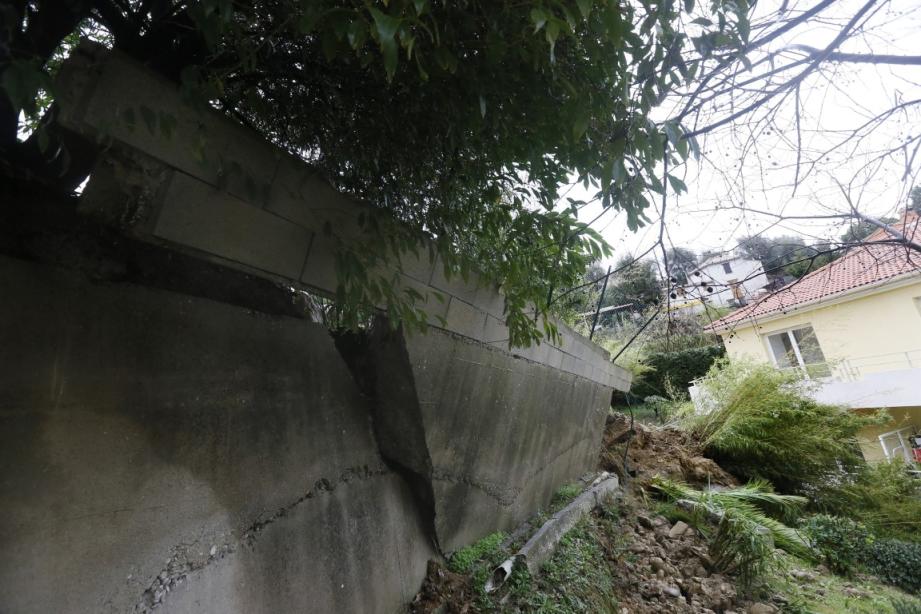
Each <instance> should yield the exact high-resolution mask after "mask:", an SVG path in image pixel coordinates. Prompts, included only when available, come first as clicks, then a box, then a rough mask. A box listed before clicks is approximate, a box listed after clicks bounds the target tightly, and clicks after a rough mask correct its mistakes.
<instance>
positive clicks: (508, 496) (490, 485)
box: [432, 468, 521, 507]
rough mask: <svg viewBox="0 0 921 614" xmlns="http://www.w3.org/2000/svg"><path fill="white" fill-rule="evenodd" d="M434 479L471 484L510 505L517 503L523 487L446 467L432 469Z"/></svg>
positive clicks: (500, 502) (505, 504)
mask: <svg viewBox="0 0 921 614" xmlns="http://www.w3.org/2000/svg"><path fill="white" fill-rule="evenodd" d="M432 479H433V480H437V481H440V482H450V483H452V484H464V485H466V486H471V487H473V488H476V489H477V490H479V491H482V492H484V493H486V494H487V495H488V496H490V497H492V498H493V499H495V500H496V501H497V502H498V503H499V505H501V506H503V507H510V506H511V505H512V504H514V503H515V499H517V498H518V495H520V494H521V489H520V488H516V487H512V486H504V485H502V484H500V483H498V482H493V481H492V480H488V479H485V478H477V477H474V476H470V475H458V474H456V473H451V472H450V471H446V470H444V469H440V468H435V469H433V470H432Z"/></svg>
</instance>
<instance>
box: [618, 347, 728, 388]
mask: <svg viewBox="0 0 921 614" xmlns="http://www.w3.org/2000/svg"><path fill="white" fill-rule="evenodd" d="M725 353H726V350H725V348H723V346H722V345H707V346H704V347H694V348H689V349H683V350H678V351H674V352H655V353H651V354H649V355H647V356H646V357H645V358H643V364H645V365H647V366H648V367H650V370H648V371H646V372H644V373H643V374H642V375H641V376H640V377H638V378H637V381H636V382H635V383H634V385H633V386H632V390H631V392H632V393H633V394H635V395H638V396H651V395H657V396H664V395H667V394H668V392H669V388H674V389H677V390H682V391H684V390H687V388H688V386H690V385H691V382H692V381H693V380H695V379H697V378H699V377H703V376H704V375H706V373H707V371H708V370H709V369H710V366H711V365H713V363H714V361H716V359H718V358H719V357H721V356H723V355H724V354H725Z"/></svg>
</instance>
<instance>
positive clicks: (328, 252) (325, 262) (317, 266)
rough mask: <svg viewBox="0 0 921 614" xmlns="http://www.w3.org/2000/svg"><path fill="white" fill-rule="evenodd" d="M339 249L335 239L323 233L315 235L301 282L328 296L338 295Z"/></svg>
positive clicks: (301, 274) (311, 240) (312, 238)
mask: <svg viewBox="0 0 921 614" xmlns="http://www.w3.org/2000/svg"><path fill="white" fill-rule="evenodd" d="M338 249H339V247H338V243H337V242H336V240H335V239H333V238H331V237H328V236H326V235H325V234H323V233H322V232H318V233H313V234H312V236H311V239H310V249H309V251H308V253H307V258H306V261H305V262H304V268H303V270H302V271H301V273H300V281H301V283H303V284H307V285H308V286H310V287H311V288H313V289H314V290H317V291H319V292H320V293H322V294H326V295H327V296H332V295H333V294H335V293H336V286H337V285H338V283H339V277H338V274H337V272H336V252H337V250H338Z"/></svg>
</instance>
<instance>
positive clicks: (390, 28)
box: [368, 6, 401, 44]
mask: <svg viewBox="0 0 921 614" xmlns="http://www.w3.org/2000/svg"><path fill="white" fill-rule="evenodd" d="M368 12H369V13H371V17H372V18H373V19H374V25H375V26H376V27H377V40H378V42H379V43H381V44H383V43H384V41H385V40H388V39H393V38H394V37H395V36H396V34H397V30H399V29H400V22H401V20H400V19H399V18H398V17H391V16H390V15H387V14H386V13H383V12H381V11H380V10H378V9H376V8H374V7H373V6H372V7H369V8H368Z"/></svg>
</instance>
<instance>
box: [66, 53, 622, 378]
mask: <svg viewBox="0 0 921 614" xmlns="http://www.w3.org/2000/svg"><path fill="white" fill-rule="evenodd" d="M56 101H57V103H58V105H59V107H60V113H59V117H58V121H59V122H60V123H61V125H63V126H65V127H66V128H68V129H70V130H73V131H75V132H77V133H80V134H83V135H85V136H87V137H89V138H92V139H95V140H98V141H102V142H105V143H107V144H108V145H109V147H110V148H111V149H110V153H109V154H108V155H107V156H104V157H103V159H102V161H101V163H100V164H99V166H98V167H97V169H96V170H95V171H94V173H93V176H92V178H91V180H90V183H89V185H88V186H87V188H86V191H85V193H84V198H83V204H82V208H83V210H84V211H86V212H88V213H91V214H93V215H95V216H97V217H99V218H101V219H105V220H107V221H108V222H109V223H112V224H118V225H119V226H120V227H121V228H122V229H123V230H124V231H125V232H128V233H130V234H132V235H134V236H136V237H139V238H142V239H145V240H149V241H155V242H165V243H167V244H169V245H171V246H172V247H174V248H176V249H182V250H188V251H190V252H191V253H194V254H197V255H199V256H201V257H203V258H209V259H213V260H215V261H218V262H220V263H222V264H225V265H228V266H234V267H238V268H241V269H243V270H245V271H246V272H249V273H253V274H257V275H263V276H267V277H270V278H273V279H277V280H279V281H281V282H283V283H287V284H291V285H293V286H302V287H306V288H309V289H311V290H315V291H320V292H323V293H326V294H332V293H334V292H335V289H336V286H337V274H336V273H337V272H336V269H335V261H336V257H337V253H338V252H339V250H341V249H342V248H343V246H348V245H356V244H361V243H362V242H370V241H376V240H377V237H376V235H375V232H374V231H372V230H371V229H370V228H369V227H366V226H363V225H362V224H361V218H362V215H365V216H367V215H368V214H369V212H370V211H371V209H370V208H369V207H368V206H366V205H364V204H362V203H359V202H356V201H355V200H353V199H351V198H349V197H348V196H346V195H343V194H340V193H338V192H336V191H335V190H334V189H333V188H332V187H330V185H329V184H328V183H327V182H326V181H325V180H323V179H322V178H321V177H320V176H319V175H318V174H317V173H316V171H315V170H314V169H312V168H311V167H310V166H308V165H307V164H305V163H304V162H302V161H301V160H299V159H296V158H294V157H292V156H291V155H289V154H287V153H286V152H284V151H282V150H281V149H279V148H277V147H275V146H273V145H272V144H270V143H268V142H266V141H265V140H264V139H262V138H261V137H260V136H259V135H257V134H255V133H253V132H251V131H249V130H247V129H246V128H244V127H242V126H240V125H238V124H236V123H234V122H232V121H230V120H229V119H228V118H226V117H224V116H221V115H219V114H217V113H216V112H214V111H213V110H211V109H201V108H194V107H190V106H189V105H188V104H187V103H186V102H185V101H184V99H183V97H182V95H181V94H180V92H179V90H178V88H177V87H176V86H175V85H174V84H172V83H170V82H168V81H166V80H164V79H162V78H160V77H158V76H157V75H154V74H152V73H150V72H149V71H147V70H145V69H144V68H142V67H141V66H139V65H137V64H135V63H134V62H132V61H131V60H129V59H127V58H125V57H124V56H121V55H119V54H115V53H110V52H108V51H106V50H105V49H104V48H102V47H100V46H96V45H84V46H82V47H81V48H80V50H79V51H78V52H77V53H76V54H75V56H74V57H73V58H71V59H70V60H69V61H68V62H66V63H65V64H64V67H63V69H62V70H61V74H60V78H59V80H58V84H57V92H56ZM422 252H423V253H421V254H418V255H417V254H412V253H404V254H402V255H401V256H400V261H399V262H392V263H391V264H390V265H389V268H387V269H386V270H384V271H377V273H378V274H380V275H382V277H383V278H385V279H386V280H387V283H388V284H389V285H391V286H394V287H396V288H398V291H399V290H402V289H403V288H412V289H413V290H415V291H417V292H418V293H419V294H420V295H421V296H422V297H423V299H422V301H421V302H420V307H421V308H422V310H423V311H424V312H425V313H426V314H427V315H428V316H429V322H430V323H431V324H433V325H435V326H439V327H441V328H443V329H444V330H448V331H451V332H454V333H458V334H461V335H464V336H466V337H470V338H471V339H475V340H477V341H481V342H483V343H487V344H490V345H494V346H496V347H503V348H507V347H508V339H509V333H508V328H507V327H506V325H505V321H504V316H503V309H504V298H503V296H502V294H501V293H500V292H499V289H498V288H496V287H495V285H493V284H490V283H489V282H487V281H485V280H483V279H480V278H478V277H477V276H476V275H473V276H472V277H471V278H470V279H469V280H468V281H464V280H462V279H460V278H459V277H458V276H455V277H452V278H450V279H448V278H447V277H446V276H445V275H444V266H443V264H442V263H441V262H440V260H439V259H437V258H436V259H434V260H432V259H431V257H430V254H429V251H428V250H425V249H423V250H422ZM557 325H558V326H559V328H560V330H561V336H562V339H561V340H560V342H559V343H549V342H545V343H542V344H541V345H539V346H536V345H535V346H531V347H528V348H520V349H516V350H515V353H516V354H518V355H520V356H523V357H525V358H528V359H530V360H533V361H536V362H539V363H542V364H546V365H548V366H550V367H553V368H555V369H559V370H563V371H566V372H568V373H572V374H574V375H579V376H581V377H584V378H587V379H590V380H592V381H595V382H597V383H599V384H601V385H603V386H608V387H611V388H617V389H621V390H626V389H628V388H629V386H630V377H631V376H630V373H629V372H628V371H626V370H624V369H621V368H619V367H617V366H615V365H613V364H612V363H611V362H610V357H609V356H608V353H607V352H605V351H604V350H603V349H601V348H600V347H598V346H596V345H595V344H593V343H591V342H589V341H588V340H587V339H584V338H583V337H581V336H580V335H578V334H576V333H574V332H573V331H571V330H569V329H568V328H567V327H566V325H565V324H563V323H562V322H557Z"/></svg>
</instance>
